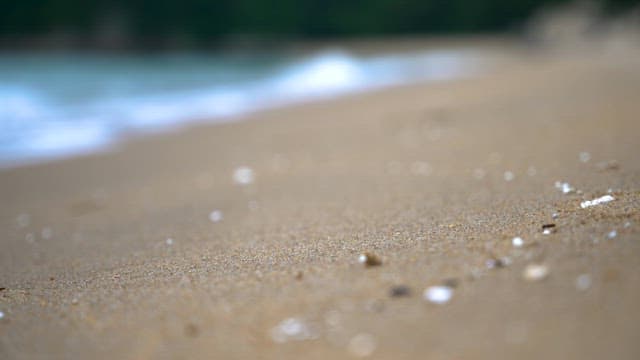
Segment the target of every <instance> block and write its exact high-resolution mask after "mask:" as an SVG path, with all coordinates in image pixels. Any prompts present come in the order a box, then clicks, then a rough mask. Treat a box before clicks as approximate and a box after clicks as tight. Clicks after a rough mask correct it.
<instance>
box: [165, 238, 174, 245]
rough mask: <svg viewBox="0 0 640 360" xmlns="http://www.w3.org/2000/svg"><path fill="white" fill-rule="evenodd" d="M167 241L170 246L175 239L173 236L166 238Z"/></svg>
mask: <svg viewBox="0 0 640 360" xmlns="http://www.w3.org/2000/svg"><path fill="white" fill-rule="evenodd" d="M165 243H166V244H167V245H169V246H171V245H173V239H172V238H167V240H165Z"/></svg>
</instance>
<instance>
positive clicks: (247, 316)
mask: <svg viewBox="0 0 640 360" xmlns="http://www.w3.org/2000/svg"><path fill="white" fill-rule="evenodd" d="M627 55H628V54H627ZM638 58H640V57H637V56H636V57H634V56H613V57H607V56H600V55H594V54H589V56H580V57H571V56H541V55H536V54H528V55H527V54H525V55H522V56H521V57H520V58H517V59H514V61H513V62H512V63H511V64H510V65H509V66H504V67H503V68H501V69H499V70H497V71H495V72H492V73H491V74H490V75H486V76H481V77H478V78H473V79H466V80H459V81H453V82H448V83H440V84H435V85H433V84H417V85H412V86H404V87H398V88H393V89H387V90H383V91H378V92H374V93H369V94H362V95H357V96H349V97H345V98H341V99H336V100H330V101H324V102H318V103H313V104H306V105H300V106H293V107H289V108H285V109H277V110H271V111H267V112H262V113H259V114H255V115H252V116H248V117H247V119H246V120H247V121H241V122H236V123H228V124H222V125H216V126H202V127H198V128H193V129H189V130H185V131H182V132H181V133H179V134H171V135H161V136H155V137H149V138H145V139H139V140H136V141H133V142H131V143H128V144H126V145H125V146H123V147H122V148H119V149H114V150H113V151H112V152H109V153H105V154H100V155H94V156H87V157H81V158H75V159H70V160H65V161H58V162H53V163H48V164H42V165H35V166H28V167H22V168H16V169H11V170H6V169H5V170H2V171H0V197H1V199H2V205H3V206H2V207H1V208H0V229H2V238H1V240H0V241H1V243H0V244H1V245H2V251H0V288H1V290H0V311H2V312H3V314H4V317H3V318H2V319H0V358H3V359H21V358H49V359H51V358H116V359H165V358H166V359H174V358H175V359H178V358H194V359H199V358H203V359H204V358H206V359H212V358H213V359H239V358H247V359H256V358H257V359H271V358H274V359H275V358H308V359H328V358H354V357H369V358H379V359H383V358H384V359H405V358H407V359H409V358H412V359H415V358H419V359H489V358H491V359H495V358H505V359H506V358H510V359H513V358H536V359H538V358H556V359H578V358H580V359H602V358H611V359H635V358H638V357H640V344H638V341H637V340H638V334H639V333H640V311H638V304H640V287H639V286H638V285H640V271H639V270H640V241H639V230H640V157H639V156H638V155H639V153H640V151H639V150H640V117H639V116H640V62H637V61H636V60H634V59H638ZM583 152H586V153H588V156H587V154H582V156H581V155H580V154H581V153H583ZM581 157H582V159H581ZM584 160H588V161H584ZM612 160H615V163H614V162H611V161H612ZM241 166H247V167H249V168H250V169H252V171H253V175H254V178H253V181H252V182H251V183H250V184H246V185H241V184H237V183H235V182H234V180H233V173H234V170H235V169H237V168H239V167H241ZM556 181H566V182H568V183H569V184H570V185H571V187H573V188H575V189H576V190H578V191H577V192H572V193H569V194H563V193H562V191H559V190H558V189H556V187H555V186H554V183H555V182H556ZM608 192H610V193H611V195H612V196H613V197H614V198H615V200H614V201H611V202H609V203H606V204H600V205H596V206H593V207H589V208H586V209H582V208H581V207H580V203H581V202H582V201H584V200H591V199H594V198H597V197H600V196H603V195H605V194H607V193H608ZM214 210H218V211H220V213H219V214H221V215H222V216H221V219H219V221H217V222H213V221H211V220H210V214H211V212H212V211H214ZM554 213H557V214H558V216H557V218H556V219H553V218H552V214H554ZM214 218H215V217H214ZM214 220H215V219H214ZM549 223H554V224H556V226H555V228H553V229H554V231H553V232H552V233H551V234H549V235H544V234H543V233H542V225H543V224H549ZM613 230H615V231H616V232H615V234H612V233H611V232H612V231H613ZM613 235H615V236H613ZM516 236H519V237H521V238H522V239H523V240H524V245H523V246H522V247H514V246H513V245H512V238H513V237H516ZM168 239H171V240H170V241H169V240H168ZM363 252H369V253H372V254H375V255H376V256H378V257H379V258H380V259H381V260H382V265H380V266H372V267H365V266H363V265H362V264H360V263H358V256H359V254H361V253H363ZM492 260H494V261H493V262H492ZM495 260H497V262H496V261H495ZM487 263H489V264H490V265H491V264H493V265H501V266H494V267H491V266H487ZM530 264H541V265H543V266H545V267H546V269H547V270H548V275H547V276H546V277H545V278H543V279H540V280H538V281H534V280H531V279H530V280H527V279H525V278H523V271H524V269H525V268H526V267H527V265H530ZM581 275H583V276H581ZM578 279H580V280H578ZM443 283H444V284H448V285H449V286H451V288H452V289H453V296H452V298H451V299H450V301H448V302H447V303H445V304H441V305H438V304H434V303H430V302H428V301H426V300H425V299H423V290H424V289H425V288H426V287H428V286H432V285H440V284H443ZM396 285H404V286H406V287H407V288H408V291H406V290H407V288H404V290H402V291H396V295H399V296H391V295H390V291H391V288H392V287H393V286H396ZM289 318H294V319H295V320H290V321H288V322H287V321H286V319H289ZM283 321H285V322H284V323H283ZM278 324H284V325H285V326H284V327H278ZM287 324H288V327H287V326H286V325H287Z"/></svg>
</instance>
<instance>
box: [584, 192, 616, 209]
mask: <svg viewBox="0 0 640 360" xmlns="http://www.w3.org/2000/svg"><path fill="white" fill-rule="evenodd" d="M613 200H615V198H614V197H613V196H611V195H604V196H601V197H599V198H595V199H593V200H587V201H583V202H581V203H580V207H581V208H583V209H586V208H588V207H591V206H595V205H600V204H604V203H608V202H610V201H613Z"/></svg>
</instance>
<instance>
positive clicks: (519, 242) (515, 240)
mask: <svg viewBox="0 0 640 360" xmlns="http://www.w3.org/2000/svg"><path fill="white" fill-rule="evenodd" d="M511 244H512V245H513V246H514V247H522V245H524V240H522V238H521V237H519V236H516V237H514V238H513V239H511Z"/></svg>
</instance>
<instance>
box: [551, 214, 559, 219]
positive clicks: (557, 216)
mask: <svg viewBox="0 0 640 360" xmlns="http://www.w3.org/2000/svg"><path fill="white" fill-rule="evenodd" d="M559 217H560V214H558V213H553V214H551V218H552V219H554V220H555V219H557V218H559Z"/></svg>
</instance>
